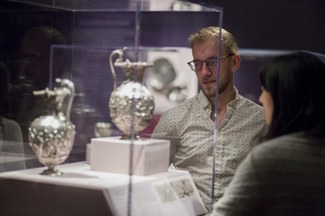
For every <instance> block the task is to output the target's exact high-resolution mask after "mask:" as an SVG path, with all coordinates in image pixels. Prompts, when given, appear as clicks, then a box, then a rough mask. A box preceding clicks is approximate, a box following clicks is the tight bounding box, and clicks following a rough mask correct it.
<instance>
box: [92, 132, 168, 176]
mask: <svg viewBox="0 0 325 216" xmlns="http://www.w3.org/2000/svg"><path fill="white" fill-rule="evenodd" d="M132 142H133V164H132V167H133V172H132V175H141V176H146V175H152V174H156V173H161V172H167V171H168V166H169V148H170V147H169V145H170V142H169V141H168V140H158V139H143V140H134V141H131V140H122V139H121V138H120V137H103V138H92V139H91V151H90V166H91V169H92V170H94V171H101V172H110V173H122V174H130V172H129V168H130V167H129V166H130V164H129V161H130V150H131V143H132Z"/></svg>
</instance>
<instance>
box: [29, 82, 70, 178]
mask: <svg viewBox="0 0 325 216" xmlns="http://www.w3.org/2000/svg"><path fill="white" fill-rule="evenodd" d="M56 82H57V83H58V84H59V86H58V87H55V88H54V89H53V90H49V89H48V88H46V89H45V90H41V91H34V92H33V94H34V95H36V96H43V98H44V99H45V100H46V102H47V105H48V114H47V115H42V116H40V117H38V118H36V119H34V121H33V122H32V124H31V125H30V127H29V134H28V138H29V145H30V146H31V147H32V149H33V150H34V152H35V154H36V155H37V158H38V160H39V161H40V163H42V164H43V165H45V166H47V167H48V169H46V170H44V171H43V172H42V173H41V174H42V175H49V176H56V175H62V172H60V171H59V170H57V169H56V168H55V167H56V166H57V165H59V164H61V163H63V162H64V161H65V160H66V159H67V157H68V156H69V154H70V152H71V149H72V146H73V142H74V138H75V134H76V131H75V125H74V124H73V123H71V121H70V116H69V115H70V109H71V105H72V102H73V97H74V92H75V89H74V84H73V83H72V82H71V81H70V80H68V79H56ZM64 108H65V109H64Z"/></svg>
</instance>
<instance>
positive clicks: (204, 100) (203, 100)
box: [197, 87, 239, 110]
mask: <svg viewBox="0 0 325 216" xmlns="http://www.w3.org/2000/svg"><path fill="white" fill-rule="evenodd" d="M234 89H235V99H234V100H232V101H230V102H229V103H228V104H227V107H231V108H236V106H237V104H238V99H239V93H238V90H237V88H236V87H234ZM197 99H198V101H199V103H200V104H201V105H202V107H203V108H204V109H210V110H211V104H210V102H209V100H208V98H207V97H206V96H205V95H204V93H203V91H202V90H200V92H199V94H198V95H197Z"/></svg>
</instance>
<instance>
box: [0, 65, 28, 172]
mask: <svg viewBox="0 0 325 216" xmlns="http://www.w3.org/2000/svg"><path fill="white" fill-rule="evenodd" d="M8 75H9V71H8V69H7V67H6V66H5V65H4V64H3V63H2V62H0V172H3V171H9V170H17V169H24V168H25V161H24V146H23V142H22V132H21V128H20V126H19V124H18V123H17V122H15V121H13V120H11V119H9V118H8V116H9V102H8V101H9V100H8V95H9V94H8V83H9V79H8Z"/></svg>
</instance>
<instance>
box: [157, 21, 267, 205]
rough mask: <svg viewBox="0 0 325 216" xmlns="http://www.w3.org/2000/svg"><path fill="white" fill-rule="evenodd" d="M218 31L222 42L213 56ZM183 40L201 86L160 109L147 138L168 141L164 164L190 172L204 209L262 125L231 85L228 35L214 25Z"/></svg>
mask: <svg viewBox="0 0 325 216" xmlns="http://www.w3.org/2000/svg"><path fill="white" fill-rule="evenodd" d="M220 30H221V34H222V37H221V42H222V44H221V50H220V53H221V55H220V57H218V53H219V52H218V47H219V34H220ZM189 43H190V45H191V47H192V55H193V60H192V61H190V62H188V65H189V66H190V68H191V69H192V70H193V71H194V72H195V74H196V75H197V78H198V82H199V85H200V88H201V90H200V92H199V94H198V95H196V96H195V97H193V98H190V99H188V100H187V101H185V102H184V103H182V104H181V105H179V106H177V107H175V108H172V109H170V110H168V111H167V112H166V113H164V114H163V115H162V116H161V118H160V120H159V122H158V124H157V126H156V128H155V130H154V132H153V134H152V138H159V139H167V140H170V142H171V146H170V148H171V152H170V163H171V164H172V165H173V166H174V167H175V168H176V169H182V170H188V171H189V172H190V173H191V175H192V178H193V180H194V182H195V184H196V186H197V189H198V190H199V192H200V195H201V197H202V200H203V202H204V204H205V206H206V208H207V210H208V211H210V210H211V208H212V205H213V203H214V202H215V201H217V200H218V199H219V198H220V197H221V196H222V195H223V193H224V189H225V188H226V187H227V185H228V184H229V182H230V181H231V179H232V177H233V175H234V172H235V169H236V168H237V166H238V165H239V163H240V162H241V161H242V160H243V159H244V158H245V156H246V155H247V154H248V153H249V152H250V151H251V149H252V148H253V147H254V146H255V145H257V144H258V143H259V142H261V140H262V139H263V137H264V135H265V134H266V131H267V126H266V124H265V121H264V115H263V110H262V107H261V106H259V105H258V104H256V103H254V102H252V101H250V100H249V99H247V98H244V97H243V96H241V95H239V93H238V91H237V89H236V88H235V86H234V84H233V75H234V73H235V72H236V71H237V70H238V68H239V67H240V56H239V53H238V46H237V42H236V40H235V38H234V37H233V35H232V34H231V33H229V32H227V31H226V30H224V29H220V28H218V27H206V28H203V29H201V30H200V31H198V32H197V33H194V34H192V35H190V37H189ZM218 61H220V73H219V74H218V72H217V71H218ZM216 97H217V103H216ZM216 104H217V107H216ZM215 113H216V114H215ZM215 126H216V127H215ZM214 137H217V138H216V141H214ZM214 144H215V145H214ZM214 146H215V150H214V151H213V148H214ZM213 152H215V154H213ZM213 161H215V163H213ZM213 168H214V175H213ZM212 182H213V184H212ZM212 193H213V195H212ZM211 198H213V199H214V201H212V199H211Z"/></svg>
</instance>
